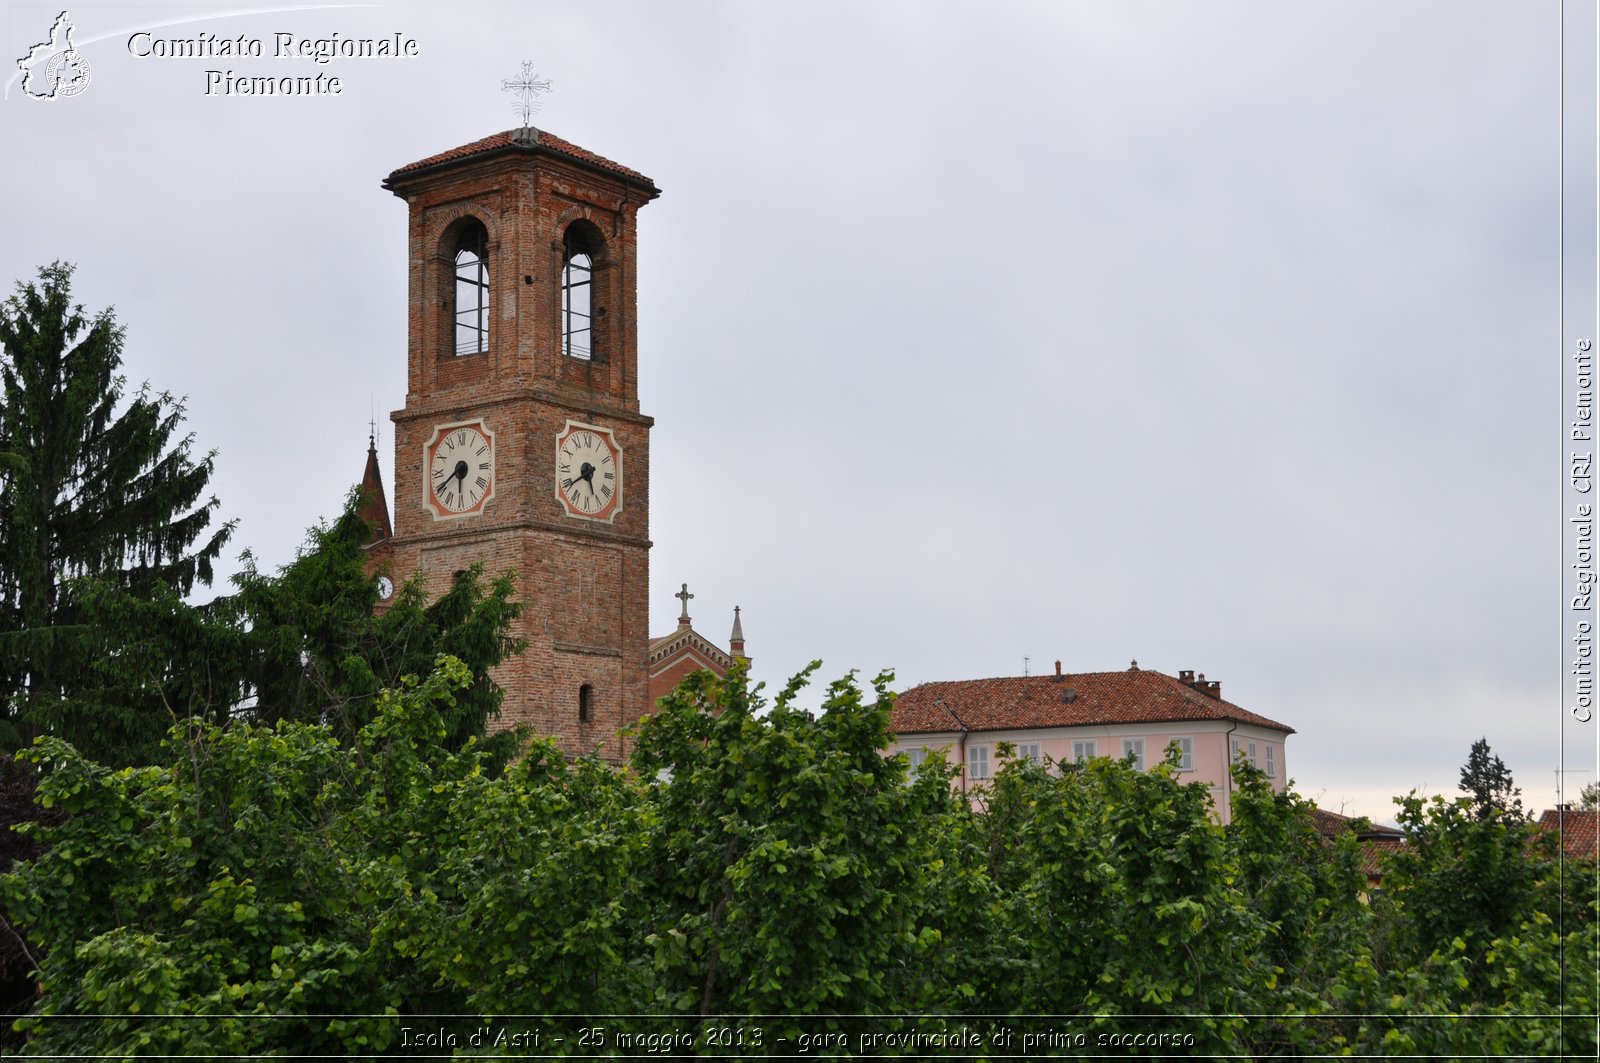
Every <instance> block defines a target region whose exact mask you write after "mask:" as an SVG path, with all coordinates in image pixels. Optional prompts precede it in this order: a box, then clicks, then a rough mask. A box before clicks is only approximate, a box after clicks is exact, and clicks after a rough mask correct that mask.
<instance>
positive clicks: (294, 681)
mask: <svg viewBox="0 0 1600 1063" xmlns="http://www.w3.org/2000/svg"><path fill="white" fill-rule="evenodd" d="M359 502H360V500H359V498H358V497H357V496H356V495H354V494H352V495H351V497H350V499H349V500H348V504H347V505H346V507H345V510H344V513H343V514H342V515H341V516H340V517H339V518H338V519H337V520H336V521H334V522H333V523H332V524H331V525H325V526H319V527H316V528H313V529H312V531H311V533H310V535H309V537H308V539H307V542H306V545H305V547H304V548H303V549H302V550H301V551H300V553H299V556H298V557H297V558H296V559H295V561H294V562H293V563H292V564H290V565H288V566H286V567H285V568H284V569H283V570H282V571H281V572H279V573H277V574H275V575H264V574H263V573H261V572H260V571H259V570H257V568H256V566H255V565H254V563H253V562H252V561H251V559H250V558H249V556H248V555H247V556H246V559H245V561H246V564H245V568H244V571H243V572H242V573H241V574H240V575H239V576H237V577H236V578H235V582H236V583H237V585H238V589H239V590H238V594H237V596H236V598H237V600H236V602H235V603H234V608H235V610H236V611H237V613H238V615H239V617H240V618H241V619H242V622H243V623H244V625H245V626H246V627H247V629H248V634H247V636H246V638H245V639H244V651H245V654H246V659H245V660H244V661H243V662H242V665H241V672H242V682H243V686H244V688H245V690H246V691H247V692H248V695H249V696H250V698H251V699H252V702H253V704H252V707H251V708H250V709H249V711H248V715H249V717H250V718H252V719H254V720H258V721H261V722H267V723H270V722H273V721H276V720H300V721H304V722H312V723H326V724H328V725H329V726H331V727H332V728H333V731H334V734H335V735H337V736H339V737H341V738H344V739H349V738H350V737H351V736H353V735H354V734H355V733H356V732H357V731H358V730H360V729H361V728H362V727H364V726H365V725H366V724H367V723H368V722H369V721H370V720H371V719H372V714H373V712H374V710H375V707H376V705H377V702H378V697H379V695H380V693H381V692H382V691H383V690H384V689H386V688H390V687H394V686H396V685H398V683H399V682H400V680H401V678H402V677H403V676H407V675H422V674H426V673H427V671H428V670H429V668H430V667H431V666H432V662H433V660H434V659H435V658H436V657H437V656H438V655H440V654H445V655H448V656H451V657H454V658H456V659H457V660H459V661H461V662H462V663H463V664H464V665H466V667H467V669H468V672H469V673H470V674H471V676H472V682H471V684H470V685H469V686H468V687H467V689H465V690H464V691H461V692H459V693H457V694H456V695H455V696H454V697H453V698H452V704H451V708H450V711H449V718H448V720H447V723H448V733H447V736H446V742H447V744H448V745H450V746H451V747H452V748H460V747H461V746H462V745H463V744H464V743H465V742H466V740H467V739H468V738H482V737H484V735H485V732H486V729H487V726H488V724H489V722H490V721H491V720H493V719H495V718H496V717H498V716H499V714H500V706H501V702H502V700H503V696H504V695H503V692H502V691H501V689H500V687H499V685H498V684H496V683H495V682H494V680H493V678H492V676H491V672H492V670H493V669H494V668H495V667H496V666H497V665H499V664H500V663H501V662H502V661H504V660H506V659H508V658H510V657H512V656H514V655H515V654H518V653H520V652H522V650H523V648H524V644H523V643H522V642H521V641H519V640H517V639H514V638H513V637H511V635H510V627H511V622H512V621H513V620H515V619H516V618H517V616H518V615H519V614H520V612H521V605H520V604H519V603H518V602H516V601H515V598H514V595H515V587H514V582H513V581H514V577H513V576H512V575H511V574H505V575H502V576H500V577H498V578H496V579H493V580H485V579H484V576H483V567H482V566H481V565H475V566H473V567H471V568H470V569H468V570H467V571H466V572H465V573H463V574H462V575H461V576H460V577H459V578H457V579H456V580H455V581H454V582H453V583H452V585H451V587H450V589H449V590H448V591H447V592H446V593H445V594H444V596H443V597H441V598H439V599H437V600H435V601H431V602H430V601H429V600H428V593H427V590H426V588H425V586H424V585H423V583H422V582H421V580H420V579H413V580H411V581H409V582H407V583H406V584H405V585H404V586H403V587H402V588H401V590H400V592H399V594H398V595H397V596H396V598H395V600H394V601H393V602H392V603H391V604H390V606H389V608H387V609H385V610H383V611H382V612H379V611H377V608H376V607H377V605H378V594H377V589H376V587H375V585H374V582H373V579H372V575H371V573H370V572H369V570H368V564H367V555H366V551H365V549H364V547H365V544H366V543H367V542H368V541H369V529H368V527H367V525H366V522H365V521H364V520H363V519H362V518H361V517H360V515H359V513H358V509H359ZM504 741H505V740H502V742H504Z"/></svg>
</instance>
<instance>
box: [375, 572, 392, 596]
mask: <svg viewBox="0 0 1600 1063" xmlns="http://www.w3.org/2000/svg"><path fill="white" fill-rule="evenodd" d="M377 588H378V601H380V602H386V601H388V600H389V596H390V595H392V594H393V593H394V580H392V579H390V578H389V577H388V576H379V577H378V581H377Z"/></svg>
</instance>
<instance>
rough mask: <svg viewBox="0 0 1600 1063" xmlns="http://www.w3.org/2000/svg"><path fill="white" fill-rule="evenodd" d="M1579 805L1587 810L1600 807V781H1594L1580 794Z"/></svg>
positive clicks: (1591, 810) (1590, 810)
mask: <svg viewBox="0 0 1600 1063" xmlns="http://www.w3.org/2000/svg"><path fill="white" fill-rule="evenodd" d="M1578 807H1579V808H1581V809H1583V810H1584V811H1586V812H1593V811H1595V810H1596V809H1600V782H1592V783H1589V784H1588V785H1587V786H1585V787H1584V788H1583V791H1582V792H1581V793H1580V794H1579V795H1578Z"/></svg>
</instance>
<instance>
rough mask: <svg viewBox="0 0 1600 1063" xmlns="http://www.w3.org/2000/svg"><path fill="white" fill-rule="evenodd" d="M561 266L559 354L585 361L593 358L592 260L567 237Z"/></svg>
mask: <svg viewBox="0 0 1600 1063" xmlns="http://www.w3.org/2000/svg"><path fill="white" fill-rule="evenodd" d="M562 258H563V262H562V266H561V353H562V354H565V355H566V356H567V357H569V358H579V359H582V360H583V361H585V362H587V361H589V360H591V359H592V358H593V357H594V259H593V258H592V257H591V256H590V255H589V252H588V251H586V250H585V249H584V248H583V245H582V244H581V243H579V242H578V241H577V240H575V239H574V238H573V234H572V233H570V232H569V233H568V234H567V242H566V251H565V253H564V254H563V256H562Z"/></svg>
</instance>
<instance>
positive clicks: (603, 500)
mask: <svg viewBox="0 0 1600 1063" xmlns="http://www.w3.org/2000/svg"><path fill="white" fill-rule="evenodd" d="M556 497H557V498H558V499H560V500H561V507H562V508H563V509H564V510H566V513H567V516H569V517H578V518H580V519H582V520H601V521H605V522H606V523H608V524H609V523H610V522H612V521H614V520H616V518H617V514H619V513H621V512H622V448H621V447H620V446H618V445H617V440H616V437H614V436H613V435H612V434H611V429H609V428H599V427H597V426H595V425H592V424H583V423H581V422H579V421H568V422H567V423H566V425H565V427H563V428H562V429H561V431H559V432H557V433H556Z"/></svg>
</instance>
